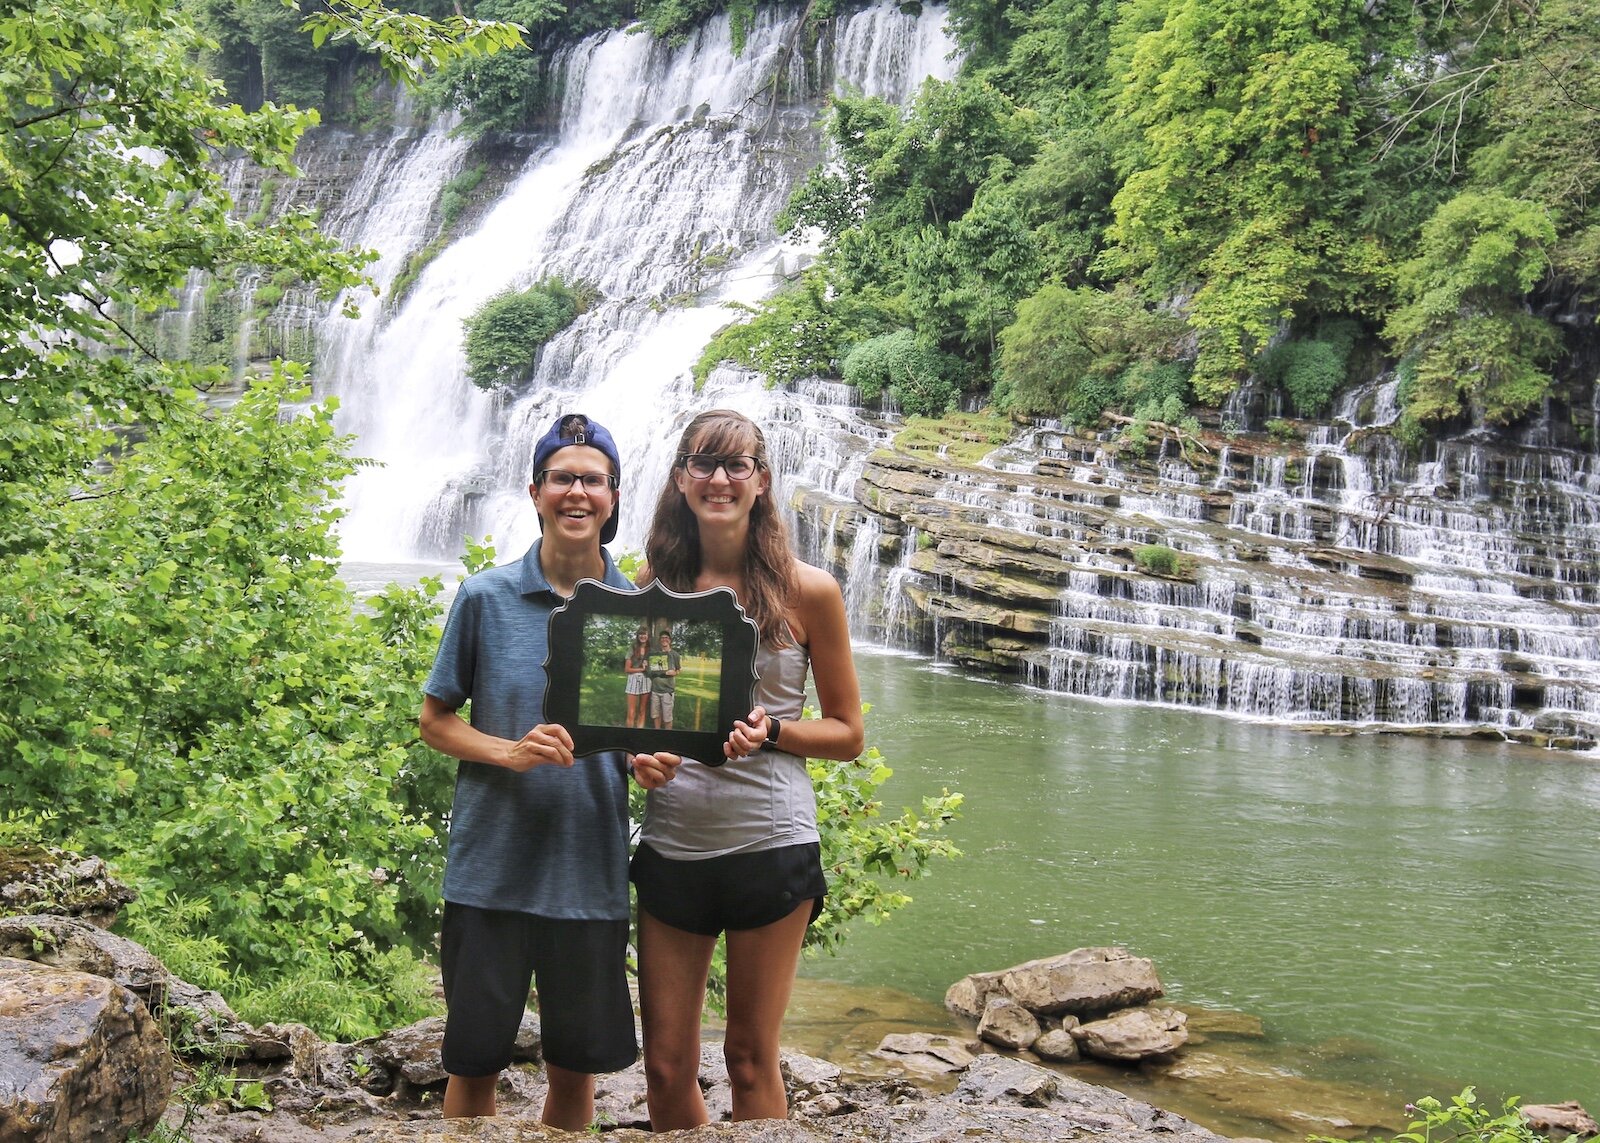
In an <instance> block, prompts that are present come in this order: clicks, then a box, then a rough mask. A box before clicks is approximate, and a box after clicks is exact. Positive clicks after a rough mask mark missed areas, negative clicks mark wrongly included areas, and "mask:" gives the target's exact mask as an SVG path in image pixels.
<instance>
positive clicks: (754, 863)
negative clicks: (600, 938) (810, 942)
mask: <svg viewBox="0 0 1600 1143" xmlns="http://www.w3.org/2000/svg"><path fill="white" fill-rule="evenodd" d="M628 877H629V878H630V879H631V880H632V881H633V884H634V888H635V889H637V890H638V893H639V908H640V909H642V910H643V911H644V912H646V913H649V914H650V915H651V916H652V917H654V918H655V919H656V920H658V921H661V922H663V923H665V924H668V925H671V926H672V927H673V928H675V929H683V930H684V931H685V932H690V933H698V934H700V935H701V936H706V937H712V936H716V935H717V934H718V933H720V932H722V931H723V930H724V929H732V930H735V931H737V930H740V929H759V928H760V927H761V926H763V925H770V924H772V923H773V922H774V921H781V920H783V918H785V917H787V916H788V915H789V914H790V913H792V912H794V911H795V909H796V908H797V907H798V906H799V905H800V903H801V902H802V901H807V900H809V901H810V902H811V920H813V921H815V920H816V919H817V917H818V915H819V914H820V913H821V912H822V899H823V898H824V897H825V896H827V893H828V882H827V880H826V879H825V878H824V877H823V875H822V853H821V849H820V847H819V846H818V845H817V843H816V842H811V843H809V844H806V845H785V846H780V847H778V848H777V849H758V850H756V851H755V852H754V853H730V854H728V855H727V856H726V857H708V858H706V859H705V860H703V861H672V860H669V859H668V858H665V857H662V856H661V855H660V854H659V853H657V852H656V851H655V850H653V849H651V848H650V847H649V846H648V845H646V844H645V843H644V842H640V843H639V848H638V849H637V850H635V851H634V854H633V862H632V864H631V865H630V867H629V869H628ZM808 923H809V922H808Z"/></svg>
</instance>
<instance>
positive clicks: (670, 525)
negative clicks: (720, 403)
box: [644, 409, 800, 647]
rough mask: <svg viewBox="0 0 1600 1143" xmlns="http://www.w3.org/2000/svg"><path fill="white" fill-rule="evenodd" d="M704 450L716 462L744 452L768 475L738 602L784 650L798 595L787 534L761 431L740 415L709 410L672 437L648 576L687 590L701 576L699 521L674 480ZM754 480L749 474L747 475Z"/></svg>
mask: <svg viewBox="0 0 1600 1143" xmlns="http://www.w3.org/2000/svg"><path fill="white" fill-rule="evenodd" d="M696 452H707V453H715V454H717V455H719V456H731V455H733V454H735V453H744V454H746V455H749V456H753V457H755V458H756V459H757V460H758V461H760V462H761V467H762V468H764V469H766V471H767V478H768V480H767V491H766V493H765V494H764V495H761V496H758V497H756V500H755V503H754V504H752V505H751V507H750V536H749V543H748V544H747V545H746V547H745V556H744V568H743V573H742V575H743V579H744V590H743V591H742V592H741V593H740V595H739V603H740V604H741V605H742V606H743V607H744V611H745V614H746V615H748V616H749V617H750V618H751V619H752V620H754V621H755V625H756V627H758V628H759V629H760V631H761V640H762V642H764V643H766V644H768V645H769V646H773V647H787V646H788V645H789V644H790V643H791V642H792V641H793V640H792V639H791V637H790V634H789V624H788V621H787V620H788V614H789V608H790V605H791V604H792V602H793V601H794V598H795V595H796V593H797V592H798V590H799V582H800V581H799V576H798V575H797V574H796V572H795V566H794V563H795V561H794V552H793V551H792V550H791V549H790V547H789V533H788V529H786V528H785V527H784V526H783V517H781V516H780V515H779V514H778V511H777V509H776V508H775V507H774V504H775V502H776V499H777V489H776V486H775V485H774V483H773V481H772V468H771V466H770V465H769V464H768V463H767V439H766V437H764V436H762V435H761V428H760V426H758V425H757V424H756V423H755V422H754V421H752V420H751V419H750V418H749V417H747V416H745V415H744V414H743V413H736V412H734V411H733V410H731V409H711V410H709V411H707V412H704V413H701V414H700V415H699V416H697V417H695V419H694V420H692V421H690V422H689V426H688V428H686V429H684V430H683V435H682V436H681V437H679V438H678V451H677V455H676V456H675V458H674V459H673V463H672V467H673V471H672V472H671V473H669V474H668V475H667V483H666V486H665V487H663V488H662V489H661V498H660V499H659V500H657V501H656V514H655V519H654V520H652V521H651V523H650V538H649V539H648V540H646V541H645V546H644V553H645V559H646V560H647V561H649V564H650V574H651V575H653V576H654V577H655V578H656V579H658V580H660V581H661V582H662V583H663V584H664V585H666V586H667V587H670V588H671V589H672V590H673V591H693V590H694V581H695V578H696V577H697V576H699V574H700V521H698V520H697V519H695V515H694V513H693V512H691V511H690V510H689V502H688V501H687V500H686V499H684V495H683V493H682V492H680V491H678V482H677V481H676V480H675V479H674V476H675V475H676V473H677V470H678V468H679V467H680V466H681V465H682V464H683V458H684V457H685V456H688V455H689V454H690V453H696ZM751 479H752V480H754V479H755V477H754V476H752V477H751Z"/></svg>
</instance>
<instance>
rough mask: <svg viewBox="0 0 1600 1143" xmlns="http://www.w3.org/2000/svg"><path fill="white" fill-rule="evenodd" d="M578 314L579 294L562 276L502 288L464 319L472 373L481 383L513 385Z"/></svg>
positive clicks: (499, 386)
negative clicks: (520, 285) (531, 283)
mask: <svg viewBox="0 0 1600 1143" xmlns="http://www.w3.org/2000/svg"><path fill="white" fill-rule="evenodd" d="M577 316H578V298H577V294H576V293H575V292H574V291H573V289H572V288H571V287H570V286H568V285H567V284H566V283H564V282H562V281H561V280H560V279H557V278H546V279H544V280H543V281H541V282H539V283H538V284H537V285H533V286H529V287H528V288H527V289H526V290H521V291H515V290H507V291H504V292H502V293H499V294H496V295H495V296H494V297H492V298H490V299H489V300H488V301H486V302H484V303H483V305H482V306H480V307H478V312H477V313H475V314H473V315H472V316H471V317H469V318H467V319H466V321H465V322H463V323H462V324H463V325H464V327H465V328H466V331H467V343H466V351H467V377H468V378H469V379H470V380H471V381H472V383H473V384H474V385H476V386H478V388H480V389H510V388H515V387H516V386H518V385H520V384H522V383H523V382H524V381H526V380H527V378H528V375H529V374H530V373H531V372H532V371H533V364H534V360H535V359H536V358H537V357H538V354H539V350H540V348H542V347H543V345H544V343H545V342H547V341H549V340H550V339H551V338H552V337H554V336H555V335H556V334H558V333H560V332H561V331H562V330H563V329H565V328H567V326H569V325H571V324H572V322H573V319H574V318H576V317H577Z"/></svg>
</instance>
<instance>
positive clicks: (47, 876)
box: [0, 845, 138, 928]
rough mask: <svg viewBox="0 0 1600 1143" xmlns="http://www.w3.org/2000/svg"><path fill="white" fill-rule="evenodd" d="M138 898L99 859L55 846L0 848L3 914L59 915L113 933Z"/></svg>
mask: <svg viewBox="0 0 1600 1143" xmlns="http://www.w3.org/2000/svg"><path fill="white" fill-rule="evenodd" d="M137 896H138V894H137V893H135V892H134V891H133V890H132V889H130V888H128V887H127V886H126V885H124V884H123V883H122V882H120V881H118V880H117V879H116V878H114V877H112V876H111V871H110V869H109V868H108V867H107V866H106V863H105V862H104V861H102V860H100V858H98V857H83V856H82V855H80V854H76V853H71V852H69V851H67V850H64V849H56V848H54V847H50V846H33V845H15V846H4V847H0V914H19V915H20V914H40V913H54V914H57V915H59V916H65V917H80V918H82V919H83V920H85V921H88V922H89V923H90V924H93V925H96V926H98V927H100V928H109V927H110V926H111V925H112V923H113V922H115V921H116V919H117V914H118V913H119V912H120V911H121V909H122V906H124V905H126V904H127V903H128V902H129V901H132V900H133V899H134V898H135V897H137Z"/></svg>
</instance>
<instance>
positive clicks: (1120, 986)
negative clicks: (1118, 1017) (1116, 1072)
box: [999, 948, 1164, 1016]
mask: <svg viewBox="0 0 1600 1143" xmlns="http://www.w3.org/2000/svg"><path fill="white" fill-rule="evenodd" d="M999 986H1000V987H1001V988H1002V989H1004V991H1005V992H1006V994H1007V995H1009V996H1010V997H1011V998H1012V999H1014V1000H1015V1001H1016V1002H1017V1003H1018V1004H1020V1005H1022V1006H1023V1007H1024V1008H1026V1009H1027V1010H1028V1011H1030V1012H1032V1013H1034V1014H1036V1015H1040V1016H1055V1015H1059V1014H1060V1013H1062V1012H1070V1013H1072V1014H1073V1015H1075V1016H1093V1015H1096V1014H1098V1013H1102V1012H1109V1011H1111V1010H1112V1009H1115V1008H1127V1007H1129V1006H1131V1005H1135V1004H1144V1003H1147V1002H1149V1001H1151V1000H1155V999H1156V998H1158V997H1160V996H1161V995H1162V994H1163V992H1164V990H1163V989H1162V987H1161V981H1160V980H1159V979H1158V978H1157V977H1156V969H1155V965H1154V964H1152V963H1151V962H1150V961H1149V960H1146V959H1145V958H1144V957H1137V956H1132V955H1131V954H1129V952H1128V950H1127V949H1122V948H1086V949H1074V950H1073V951H1072V952H1069V953H1064V954H1062V955H1061V956H1053V957H1045V958H1043V959H1041V960H1030V961H1028V962H1027V963H1026V964H1019V965H1017V966H1016V967H1015V968H1009V969H1006V970H1005V971H1004V972H1002V973H1001V974H1000V980H999Z"/></svg>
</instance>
